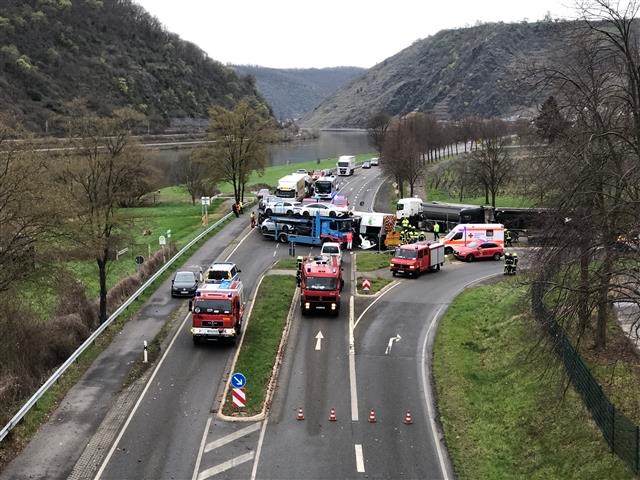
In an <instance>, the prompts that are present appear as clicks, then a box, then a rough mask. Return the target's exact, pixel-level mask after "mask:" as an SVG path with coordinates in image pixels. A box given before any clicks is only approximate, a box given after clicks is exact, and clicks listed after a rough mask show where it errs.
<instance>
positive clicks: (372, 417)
mask: <svg viewBox="0 0 640 480" xmlns="http://www.w3.org/2000/svg"><path fill="white" fill-rule="evenodd" d="M369 423H376V412H374V411H373V408H372V409H371V411H370V412H369Z"/></svg>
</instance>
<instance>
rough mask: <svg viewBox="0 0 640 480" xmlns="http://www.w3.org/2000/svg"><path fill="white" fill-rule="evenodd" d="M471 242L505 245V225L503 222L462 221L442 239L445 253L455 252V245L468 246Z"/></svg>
mask: <svg viewBox="0 0 640 480" xmlns="http://www.w3.org/2000/svg"><path fill="white" fill-rule="evenodd" d="M471 242H493V243H497V244H498V245H500V246H501V247H504V225H503V224H501V223H460V224H458V225H456V226H455V227H453V228H452V229H451V230H450V231H449V233H447V235H446V237H444V239H443V240H442V243H443V244H444V253H445V255H447V254H450V253H453V250H454V248H455V247H459V246H467V245H468V244H469V243H471Z"/></svg>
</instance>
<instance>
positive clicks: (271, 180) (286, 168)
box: [216, 153, 375, 195]
mask: <svg viewBox="0 0 640 480" xmlns="http://www.w3.org/2000/svg"><path fill="white" fill-rule="evenodd" d="M374 156H375V154H373V153H365V154H360V155H356V160H357V161H358V162H363V161H364V160H368V159H369V158H372V157H374ZM337 160H338V159H337V158H326V159H324V160H320V164H318V163H316V161H315V160H311V161H309V162H299V163H298V162H296V163H292V164H290V165H274V166H272V167H267V168H265V169H264V173H263V174H262V175H260V174H259V173H257V172H254V173H252V174H251V175H250V176H249V181H248V182H247V185H249V186H251V185H256V184H264V185H269V186H270V187H275V186H276V185H277V183H278V180H279V179H280V178H282V177H284V176H285V175H289V174H290V173H293V172H295V171H296V170H297V169H299V168H304V169H305V170H321V169H325V168H333V169H335V168H336V162H337ZM216 187H217V188H218V189H219V190H220V191H221V192H222V193H224V194H227V195H230V194H231V193H233V187H232V185H231V184H229V183H226V182H223V183H219V184H218V185H216Z"/></svg>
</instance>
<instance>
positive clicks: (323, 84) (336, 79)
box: [233, 65, 366, 119]
mask: <svg viewBox="0 0 640 480" xmlns="http://www.w3.org/2000/svg"><path fill="white" fill-rule="evenodd" d="M233 68H234V69H235V70H236V71H238V72H239V73H241V74H243V75H252V76H253V77H254V78H255V79H256V86H257V88H258V91H259V92H260V93H261V94H262V95H263V96H264V98H265V99H266V100H267V101H268V102H269V103H270V104H271V106H272V107H273V112H274V114H275V116H276V117H277V118H279V119H287V118H293V119H297V118H299V117H301V116H302V115H304V114H306V113H308V112H310V111H311V110H313V109H314V108H315V107H316V106H317V105H318V104H319V103H320V102H321V101H322V100H324V99H325V98H326V97H328V96H329V95H331V94H333V93H335V92H336V91H337V90H338V89H339V88H340V87H342V86H344V85H347V84H348V83H349V82H351V81H352V80H353V79H354V78H356V77H358V76H360V75H362V74H363V73H364V72H366V69H364V68H358V67H335V68H307V69H297V68H295V69H293V68H287V69H282V68H267V67H259V66H253V65H237V66H234V67H233Z"/></svg>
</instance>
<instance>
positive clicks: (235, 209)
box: [231, 202, 239, 218]
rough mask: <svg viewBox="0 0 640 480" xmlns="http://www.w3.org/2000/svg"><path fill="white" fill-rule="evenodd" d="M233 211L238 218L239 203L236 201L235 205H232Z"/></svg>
mask: <svg viewBox="0 0 640 480" xmlns="http://www.w3.org/2000/svg"><path fill="white" fill-rule="evenodd" d="M231 211H232V212H233V214H234V215H235V216H236V218H238V216H239V215H238V204H237V203H235V202H234V204H233V205H231Z"/></svg>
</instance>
